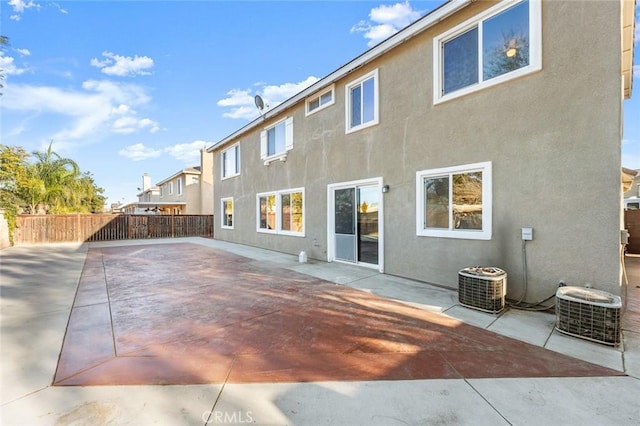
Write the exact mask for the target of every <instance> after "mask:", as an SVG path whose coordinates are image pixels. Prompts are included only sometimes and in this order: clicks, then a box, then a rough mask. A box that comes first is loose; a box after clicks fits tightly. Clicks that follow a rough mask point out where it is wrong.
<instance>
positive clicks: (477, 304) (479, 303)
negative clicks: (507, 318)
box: [458, 266, 507, 314]
mask: <svg viewBox="0 0 640 426" xmlns="http://www.w3.org/2000/svg"><path fill="white" fill-rule="evenodd" d="M506 294H507V273H506V272H505V271H503V270H502V269H500V268H495V267H483V266H476V267H473V268H464V269H462V270H460V272H458V301H459V302H460V304H461V305H463V306H467V307H469V308H473V309H478V310H480V311H484V312H489V313H492V314H497V313H500V312H502V310H503V309H504V307H505V301H504V299H505V295H506Z"/></svg>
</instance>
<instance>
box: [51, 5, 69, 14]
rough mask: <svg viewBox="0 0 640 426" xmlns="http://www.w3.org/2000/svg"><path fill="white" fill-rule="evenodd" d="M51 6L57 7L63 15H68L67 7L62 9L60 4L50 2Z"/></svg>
mask: <svg viewBox="0 0 640 426" xmlns="http://www.w3.org/2000/svg"><path fill="white" fill-rule="evenodd" d="M51 6H53V7H55V8H56V9H58V10H59V11H60V13H64V14H65V15H68V14H69V12H68V11H67V9H64V8H63V7H62V6H60V5H59V4H58V3H51Z"/></svg>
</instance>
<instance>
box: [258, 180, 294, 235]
mask: <svg viewBox="0 0 640 426" xmlns="http://www.w3.org/2000/svg"><path fill="white" fill-rule="evenodd" d="M257 217H258V224H257V230H258V232H268V233H273V234H283V235H294V236H304V189H302V188H297V189H287V190H281V191H273V192H265V193H262V194H258V195H257Z"/></svg>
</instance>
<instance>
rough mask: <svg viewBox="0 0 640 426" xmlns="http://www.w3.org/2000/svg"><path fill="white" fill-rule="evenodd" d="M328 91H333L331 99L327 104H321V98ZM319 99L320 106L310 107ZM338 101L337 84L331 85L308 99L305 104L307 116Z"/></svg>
mask: <svg viewBox="0 0 640 426" xmlns="http://www.w3.org/2000/svg"><path fill="white" fill-rule="evenodd" d="M327 93H331V100H330V101H329V102H327V103H325V104H321V103H320V100H321V99H322V97H323V96H324V95H326V94H327ZM316 99H317V100H318V106H317V107H316V108H314V109H310V108H311V102H313V101H315V100H316ZM335 103H336V93H335V85H333V84H332V85H331V86H329V87H327V88H325V89H323V90H322V91H320V92H318V93H317V94H316V95H314V96H311V97H309V98H308V99H307V102H306V104H305V109H304V111H305V116H310V115H311V114H315V113H316V112H318V111H322V110H323V109H325V108H327V107H329V106H331V105H333V104H335Z"/></svg>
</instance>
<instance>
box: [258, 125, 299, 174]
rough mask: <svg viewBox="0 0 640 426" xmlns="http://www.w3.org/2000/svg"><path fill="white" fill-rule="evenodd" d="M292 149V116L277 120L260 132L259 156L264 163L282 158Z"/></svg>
mask: <svg viewBox="0 0 640 426" xmlns="http://www.w3.org/2000/svg"><path fill="white" fill-rule="evenodd" d="M291 149H293V117H287V118H286V119H284V120H282V121H279V122H277V123H276V124H274V125H272V126H270V127H267V128H265V129H264V130H263V131H262V132H260V158H262V159H263V160H264V162H265V165H267V164H269V163H270V162H271V161H274V160H278V159H280V160H284V159H286V157H287V152H288V151H290V150H291Z"/></svg>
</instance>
